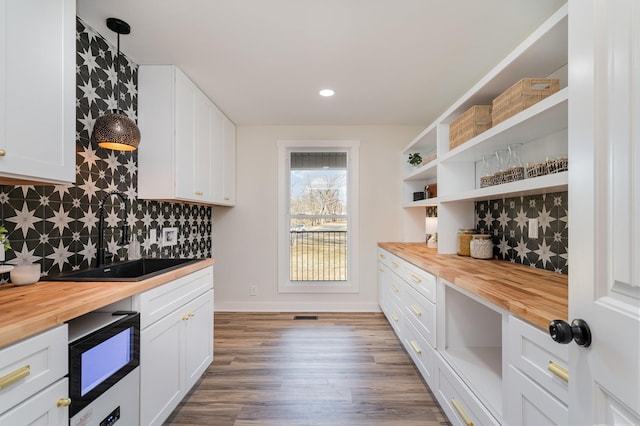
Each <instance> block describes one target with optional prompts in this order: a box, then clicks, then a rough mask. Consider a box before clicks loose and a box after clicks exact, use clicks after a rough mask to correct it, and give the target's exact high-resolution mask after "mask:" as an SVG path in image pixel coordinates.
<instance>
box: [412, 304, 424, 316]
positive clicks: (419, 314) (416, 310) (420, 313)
mask: <svg viewBox="0 0 640 426" xmlns="http://www.w3.org/2000/svg"><path fill="white" fill-rule="evenodd" d="M411 310H412V311H413V313H414V314H416V316H419V317H421V316H422V312H421V311H420V309H418V308H417V307H416V305H411Z"/></svg>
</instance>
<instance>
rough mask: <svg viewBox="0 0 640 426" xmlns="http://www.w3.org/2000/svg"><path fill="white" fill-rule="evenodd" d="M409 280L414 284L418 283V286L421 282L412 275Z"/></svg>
mask: <svg viewBox="0 0 640 426" xmlns="http://www.w3.org/2000/svg"><path fill="white" fill-rule="evenodd" d="M411 280H412V281H413V282H414V283H418V284H420V283H421V282H422V280H421V279H420V278H418V277H417V276H416V275H414V274H411Z"/></svg>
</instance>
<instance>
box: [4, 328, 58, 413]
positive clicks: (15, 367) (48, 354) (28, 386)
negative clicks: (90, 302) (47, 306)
mask: <svg viewBox="0 0 640 426" xmlns="http://www.w3.org/2000/svg"><path fill="white" fill-rule="evenodd" d="M0 360H2V361H1V362H2V364H1V365H0V382H2V389H0V413H3V412H5V411H6V410H8V409H9V408H11V407H13V406H14V405H16V404H18V403H19V402H20V401H24V400H25V399H27V398H29V397H30V396H31V395H34V394H35V393H36V392H38V391H40V390H41V389H44V388H46V387H47V386H49V385H50V384H52V383H54V382H55V381H57V380H59V379H61V378H62V377H64V376H65V375H66V374H67V372H68V364H69V361H68V333H67V325H66V324H63V325H60V326H58V327H56V328H53V329H51V330H48V331H45V332H44V333H41V334H38V335H36V336H33V337H30V338H28V339H25V340H22V341H20V342H18V343H16V344H13V345H11V346H7V347H5V348H2V349H0ZM65 396H66V393H65V395H60V397H65Z"/></svg>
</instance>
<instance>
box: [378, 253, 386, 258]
mask: <svg viewBox="0 0 640 426" xmlns="http://www.w3.org/2000/svg"><path fill="white" fill-rule="evenodd" d="M378 256H380V259H386V258H387V256H385V255H384V254H382V253H380V254H379V255H378Z"/></svg>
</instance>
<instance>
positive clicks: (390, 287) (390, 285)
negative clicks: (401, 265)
mask: <svg viewBox="0 0 640 426" xmlns="http://www.w3.org/2000/svg"><path fill="white" fill-rule="evenodd" d="M405 287H406V286H405V284H404V283H403V282H402V280H401V279H400V278H399V277H398V276H397V275H396V274H391V273H389V279H388V280H387V294H388V296H389V299H391V300H393V301H394V302H395V303H397V304H398V305H399V306H402V294H403V293H404V289H405Z"/></svg>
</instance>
